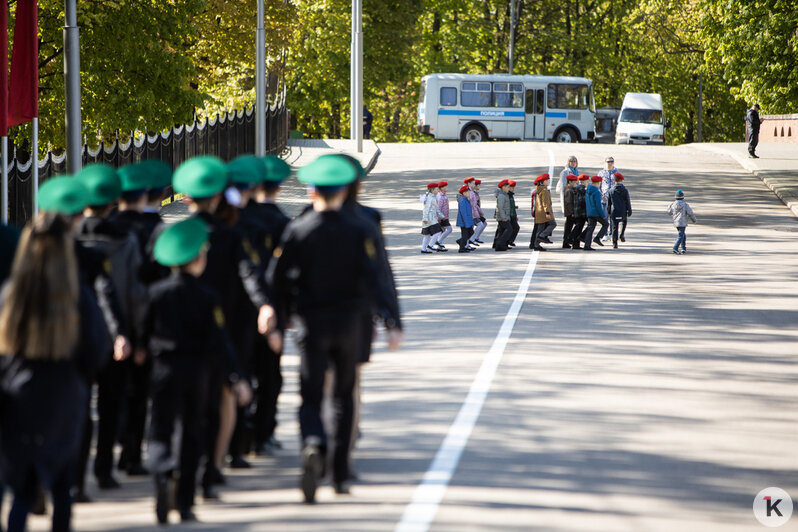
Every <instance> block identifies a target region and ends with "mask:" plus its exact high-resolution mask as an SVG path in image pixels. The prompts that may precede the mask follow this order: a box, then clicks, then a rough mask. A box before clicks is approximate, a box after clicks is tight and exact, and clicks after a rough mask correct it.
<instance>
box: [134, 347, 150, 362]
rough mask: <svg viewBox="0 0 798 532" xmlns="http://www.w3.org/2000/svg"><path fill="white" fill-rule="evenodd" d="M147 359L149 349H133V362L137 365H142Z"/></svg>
mask: <svg viewBox="0 0 798 532" xmlns="http://www.w3.org/2000/svg"><path fill="white" fill-rule="evenodd" d="M146 361H147V351H145V350H144V349H141V348H138V349H136V350H135V351H133V363H134V364H135V365H137V366H142V365H143V364H144V362H146Z"/></svg>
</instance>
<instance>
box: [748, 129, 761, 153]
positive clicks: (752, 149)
mask: <svg viewBox="0 0 798 532" xmlns="http://www.w3.org/2000/svg"><path fill="white" fill-rule="evenodd" d="M757 145H759V130H758V129H757V130H756V131H754V130H752V129H750V128H749V131H748V153H749V154H751V155H756V147H757Z"/></svg>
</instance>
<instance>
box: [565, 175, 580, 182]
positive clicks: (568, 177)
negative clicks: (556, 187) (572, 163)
mask: <svg viewBox="0 0 798 532" xmlns="http://www.w3.org/2000/svg"><path fill="white" fill-rule="evenodd" d="M565 179H567V180H568V181H576V180H577V179H579V178H578V177H577V176H575V175H574V174H568V175H567V176H565Z"/></svg>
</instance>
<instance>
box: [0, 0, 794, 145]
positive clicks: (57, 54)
mask: <svg viewBox="0 0 798 532" xmlns="http://www.w3.org/2000/svg"><path fill="white" fill-rule="evenodd" d="M510 1H511V0H363V32H364V70H365V76H364V99H365V103H366V105H367V106H368V107H369V109H370V110H371V111H372V113H373V114H374V122H373V128H372V138H375V139H377V140H381V141H406V140H422V137H421V136H419V134H418V133H416V132H415V124H416V114H417V111H416V108H417V100H418V85H419V81H420V79H421V77H423V76H424V75H426V74H429V73H432V72H460V73H495V72H507V71H508V67H509V65H508V46H509V39H510V25H511V20H510ZM515 1H516V4H517V10H516V15H517V19H516V20H517V25H516V31H515V35H516V39H515V61H514V72H515V73H526V74H562V75H576V76H584V77H588V78H591V79H592V80H593V81H594V87H595V95H596V103H597V105H598V106H600V107H601V106H618V105H620V103H621V101H622V99H623V96H624V94H625V93H626V92H632V91H634V92H659V93H661V94H662V95H663V100H664V103H665V109H666V114H667V115H668V117H669V118H670V119H671V121H672V123H673V127H672V129H671V130H670V135H669V141H670V142H672V143H680V142H691V141H694V140H696V128H697V123H698V114H697V112H698V111H697V109H698V96H699V82H700V83H701V85H702V89H703V90H702V95H703V109H704V113H703V115H702V119H703V124H704V127H703V133H704V139H705V140H713V141H725V140H741V138H742V134H743V126H742V116H743V113H744V111H745V109H746V107H748V105H749V104H751V103H753V102H754V101H758V102H759V103H760V104H761V105H762V110H763V112H764V113H784V112H796V111H797V110H798V69H796V68H795V65H796V64H798V10H796V9H795V4H794V2H792V1H790V0H760V1H757V2H748V1H746V0H549V1H547V2H536V1H531V0H515ZM38 4H39V24H40V30H39V32H40V51H39V65H40V95H39V96H40V118H41V120H40V136H41V139H42V141H43V142H42V145H43V149H44V148H46V145H47V143H48V142H49V143H51V144H52V146H53V148H55V149H60V148H61V147H62V146H63V143H64V79H63V37H62V27H63V1H62V0H39V2H38ZM265 4H266V5H265V7H266V12H265V27H266V30H267V31H266V35H267V69H268V72H269V80H268V87H267V91H268V94H269V95H270V97H271V98H274V97H275V96H276V93H277V91H278V90H281V87H278V85H281V84H284V86H285V87H286V90H287V95H288V105H289V108H290V109H291V111H292V113H293V116H294V119H295V127H296V128H298V129H300V130H302V131H303V132H304V133H305V134H306V135H308V136H312V137H322V136H330V137H347V136H348V134H349V116H350V109H349V76H350V70H349V68H350V65H349V50H350V28H351V26H350V25H351V19H350V16H351V0H265ZM15 5H16V2H15V1H13V0H11V1H10V2H9V6H10V9H11V18H12V20H13V16H14V10H15ZM77 5H78V23H79V26H80V38H81V68H82V80H81V81H82V97H83V101H82V105H83V114H82V117H83V129H84V133H85V135H86V137H87V139H88V140H89V142H90V143H96V142H99V141H112V140H114V139H115V138H117V135H118V134H117V131H121V132H122V133H121V135H123V136H124V135H126V134H127V132H129V131H133V130H135V131H153V130H162V129H165V128H168V127H171V126H173V125H177V124H182V123H186V122H190V121H191V120H192V119H193V117H194V116H200V117H202V116H204V115H210V114H215V113H217V112H220V111H224V110H228V109H232V108H233V107H241V106H243V105H248V104H251V103H252V102H254V100H255V89H254V87H255V64H254V63H255V46H254V42H255V28H256V2H255V0H135V1H134V0H79V1H78V2H77ZM10 29H12V30H13V25H11V27H10ZM10 135H11V137H12V138H14V137H16V138H17V143H18V144H19V143H20V141H22V142H23V143H24V139H25V138H27V137H28V136H29V126H28V125H23V126H19V127H17V128H12V131H11V134H10Z"/></svg>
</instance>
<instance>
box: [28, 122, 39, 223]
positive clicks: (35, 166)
mask: <svg viewBox="0 0 798 532" xmlns="http://www.w3.org/2000/svg"><path fill="white" fill-rule="evenodd" d="M31 124H32V126H33V149H32V150H31V154H30V162H31V174H30V176H31V180H32V181H33V216H34V217H35V216H36V215H37V214H39V118H38V117H35V116H34V117H33V121H32V122H31Z"/></svg>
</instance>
